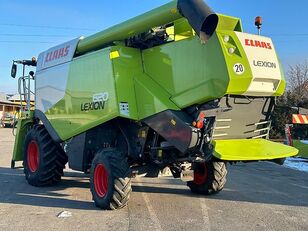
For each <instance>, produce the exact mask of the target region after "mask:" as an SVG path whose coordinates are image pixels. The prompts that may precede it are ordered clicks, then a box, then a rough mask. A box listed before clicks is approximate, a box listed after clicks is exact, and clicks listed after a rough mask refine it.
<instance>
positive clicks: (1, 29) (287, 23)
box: [0, 0, 308, 93]
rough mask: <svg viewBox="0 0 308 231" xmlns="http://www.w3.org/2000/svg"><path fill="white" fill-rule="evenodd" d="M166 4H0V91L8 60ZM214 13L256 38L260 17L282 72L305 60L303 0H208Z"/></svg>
mask: <svg viewBox="0 0 308 231" xmlns="http://www.w3.org/2000/svg"><path fill="white" fill-rule="evenodd" d="M167 2H169V1H168V0H155V1H153V0H152V1H150V0H147V1H140V0H130V1H127V0H126V1H125V0H113V1H107V0H104V1H102V0H88V1H76V0H75V1H73V0H65V1H47V0H27V1H21V0H10V1H6V0H0V92H1V91H2V92H6V93H14V92H16V89H17V80H16V79H15V80H14V79H12V78H10V67H11V62H12V60H13V59H30V58H31V57H32V56H36V57H37V56H38V54H39V53H40V52H41V51H44V50H46V49H48V48H49V47H51V46H54V45H57V44H59V43H62V42H65V41H67V40H70V39H72V38H75V37H78V36H80V35H85V36H87V35H91V34H93V33H95V32H97V31H100V30H102V29H105V28H107V27H109V26H112V25H114V24H116V23H120V22H122V21H124V20H126V19H129V18H131V17H134V16H136V15H138V14H141V13H143V12H145V11H148V10H151V9H153V8H155V7H157V6H160V5H162V4H164V3H167ZM207 2H208V4H209V5H210V6H211V7H212V8H213V9H214V11H216V12H218V13H223V14H227V15H231V16H236V17H239V18H241V19H242V23H243V26H244V31H245V32H248V33H256V29H255V27H254V18H255V16H257V15H261V16H262V17H263V24H264V25H263V31H262V34H263V35H265V36H270V37H272V39H273V40H274V43H275V46H276V49H277V51H278V54H279V56H280V59H281V61H282V64H283V66H284V68H285V70H287V68H288V65H294V64H296V63H299V62H303V61H304V60H307V59H308V46H307V42H308V27H307V25H306V22H307V21H308V14H307V9H308V1H307V0H295V1H291V2H290V1H279V0H272V1H266V0H259V1H245V0H238V1H230V0H228V1H227V0H226V1H218V0H216V1H214V0H208V1H207Z"/></svg>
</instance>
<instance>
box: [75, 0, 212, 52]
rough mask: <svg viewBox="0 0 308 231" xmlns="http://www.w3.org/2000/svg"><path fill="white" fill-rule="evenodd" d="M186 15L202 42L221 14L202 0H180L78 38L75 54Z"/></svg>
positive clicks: (92, 49) (210, 33)
mask: <svg viewBox="0 0 308 231" xmlns="http://www.w3.org/2000/svg"><path fill="white" fill-rule="evenodd" d="M183 17H184V18H186V19H187V20H188V22H189V23H190V25H191V26H192V28H193V29H194V30H195V31H196V33H197V35H198V36H199V37H200V39H201V40H202V41H203V42H206V41H207V40H208V39H209V38H210V37H211V36H212V34H213V33H214V31H215V30H216V27H217V24H218V16H217V15H216V14H215V13H214V12H213V11H212V10H211V9H210V8H209V7H208V5H207V4H206V3H205V2H204V1H203V0H177V1H172V2H170V3H167V4H165V5H163V6H161V7H158V8H156V9H153V10H151V11H149V12H146V13H144V14H142V15H139V16H137V17H135V18H132V19H130V20H127V21H125V22H123V23H120V24H118V25H115V26H113V27H110V28H108V29H106V30H104V31H101V32H98V33H96V34H94V35H91V36H89V37H87V38H84V39H82V40H80V41H79V43H78V46H77V49H76V54H77V55H82V54H85V53H87V52H90V51H94V50H98V49H101V48H103V47H105V46H107V45H108V44H111V43H112V42H114V41H121V40H124V39H127V38H129V37H132V36H134V35H137V34H140V33H143V32H145V31H147V30H150V29H151V28H153V27H157V26H161V25H165V24H169V23H171V22H174V21H175V20H178V19H180V18H183Z"/></svg>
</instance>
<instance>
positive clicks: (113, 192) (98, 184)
mask: <svg viewBox="0 0 308 231" xmlns="http://www.w3.org/2000/svg"><path fill="white" fill-rule="evenodd" d="M130 177H131V171H130V167H129V165H128V163H127V159H126V158H125V157H124V156H123V154H122V153H121V152H120V151H118V150H116V149H114V148H108V149H103V150H101V151H99V152H98V153H97V154H96V155H95V157H94V159H93V161H92V166H91V171H90V185H91V193H92V196H93V200H94V202H95V205H96V206H97V207H99V208H101V209H112V210H114V209H119V208H123V207H125V206H126V205H127V203H128V200H129V197H130V193H131V191H132V188H131V178H130Z"/></svg>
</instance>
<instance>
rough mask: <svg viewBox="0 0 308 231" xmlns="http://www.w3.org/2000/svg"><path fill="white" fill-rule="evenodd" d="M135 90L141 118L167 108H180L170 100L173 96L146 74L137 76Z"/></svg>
mask: <svg viewBox="0 0 308 231" xmlns="http://www.w3.org/2000/svg"><path fill="white" fill-rule="evenodd" d="M135 92H136V99H137V103H138V114H139V118H140V119H144V118H146V117H148V116H151V115H154V114H156V113H158V112H161V111H164V110H167V109H171V110H179V108H178V107H177V106H176V105H175V104H174V103H173V102H171V101H170V100H169V99H170V97H171V96H170V95H169V94H168V93H167V92H166V91H165V90H164V89H163V88H162V87H161V86H160V85H159V84H157V83H156V82H155V81H154V80H152V79H151V78H150V77H149V76H147V75H145V74H142V75H139V76H136V78H135Z"/></svg>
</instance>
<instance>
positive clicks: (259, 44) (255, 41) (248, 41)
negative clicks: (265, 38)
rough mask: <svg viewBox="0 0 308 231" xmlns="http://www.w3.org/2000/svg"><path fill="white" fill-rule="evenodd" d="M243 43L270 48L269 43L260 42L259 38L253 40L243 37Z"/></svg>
mask: <svg viewBox="0 0 308 231" xmlns="http://www.w3.org/2000/svg"><path fill="white" fill-rule="evenodd" d="M245 45H246V46H249V47H260V48H265V49H269V50H271V49H272V45H271V43H267V42H262V41H259V40H253V39H245Z"/></svg>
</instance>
